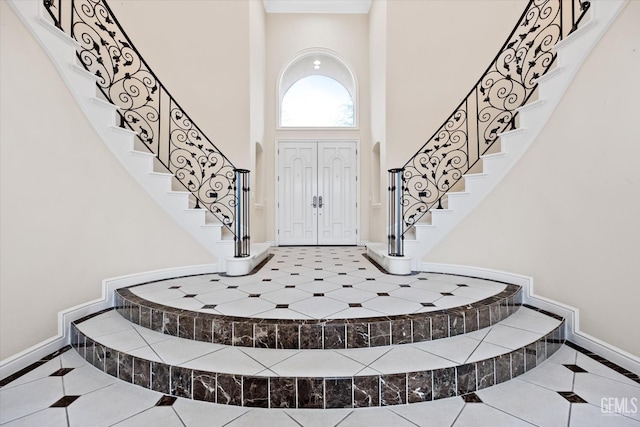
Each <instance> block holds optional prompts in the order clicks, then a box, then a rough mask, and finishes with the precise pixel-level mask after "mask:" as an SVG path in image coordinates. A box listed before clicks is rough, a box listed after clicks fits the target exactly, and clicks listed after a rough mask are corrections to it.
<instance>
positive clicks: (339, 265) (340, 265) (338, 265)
mask: <svg viewBox="0 0 640 427" xmlns="http://www.w3.org/2000/svg"><path fill="white" fill-rule="evenodd" d="M334 259H338V258H334ZM335 266H336V267H342V264H335ZM345 274H346V273H345Z"/></svg>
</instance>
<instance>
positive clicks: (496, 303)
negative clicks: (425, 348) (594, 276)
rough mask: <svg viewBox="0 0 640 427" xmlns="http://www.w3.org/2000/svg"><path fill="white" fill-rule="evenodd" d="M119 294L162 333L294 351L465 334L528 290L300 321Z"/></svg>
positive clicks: (126, 291) (132, 312) (136, 317)
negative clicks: (432, 306)
mask: <svg viewBox="0 0 640 427" xmlns="http://www.w3.org/2000/svg"><path fill="white" fill-rule="evenodd" d="M136 286H138V285H136ZM115 293H116V298H115V301H116V310H117V311H118V313H120V315H122V316H123V317H124V318H125V319H127V320H129V321H131V322H133V323H136V324H138V325H140V326H143V327H146V328H149V329H152V330H154V331H156V332H161V333H164V334H167V335H173V336H177V337H181V338H187V339H192V340H196V341H204V342H212V343H216V344H223V345H233V346H239V347H262V348H281V349H291V350H298V349H337V348H363V347H378V346H385V345H391V344H410V343H417V342H422V341H430V340H436V339H440V338H447V337H449V336H455V335H461V334H464V333H468V332H473V331H477V330H478V329H482V328H486V327H488V326H491V325H493V324H495V323H498V322H500V321H501V320H504V319H505V318H507V317H508V316H510V315H511V314H513V313H514V312H515V311H516V310H517V309H518V308H519V307H520V304H521V300H522V288H521V287H520V286H516V285H511V284H507V285H506V288H505V289H504V290H503V291H501V292H499V293H497V294H496V295H494V296H491V297H489V298H485V299H483V300H480V301H477V302H475V303H473V304H469V305H465V306H460V307H454V308H449V309H444V310H435V311H429V312H425V313H416V314H406V315H398V316H380V317H369V318H356V319H320V320H294V319H262V318H248V317H235V316H224V315H216V314H212V313H203V312H197V311H190V310H183V309H178V308H174V307H169V306H166V305H162V304H159V303H155V302H152V301H148V300H146V299H144V298H142V297H140V296H138V295H136V294H134V293H133V292H132V290H131V288H121V289H117V290H116V292H115ZM274 308H275V307H274Z"/></svg>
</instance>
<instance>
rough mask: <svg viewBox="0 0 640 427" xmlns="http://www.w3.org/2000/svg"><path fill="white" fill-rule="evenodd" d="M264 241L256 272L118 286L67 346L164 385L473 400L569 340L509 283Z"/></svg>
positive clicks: (330, 403) (349, 397)
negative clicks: (381, 266)
mask: <svg viewBox="0 0 640 427" xmlns="http://www.w3.org/2000/svg"><path fill="white" fill-rule="evenodd" d="M272 251H273V254H274V256H273V257H272V258H271V259H270V260H269V261H268V262H267V263H266V265H265V266H264V267H263V268H262V269H261V270H260V271H258V272H257V273H256V274H255V275H253V276H246V277H243V278H229V277H224V276H222V277H221V276H220V275H217V274H206V275H199V276H191V277H182V278H175V279H171V280H163V281H158V282H151V283H145V284H140V285H136V286H132V287H128V288H122V289H119V290H117V291H116V307H115V308H110V309H107V310H106V311H102V312H98V313H95V314H92V315H89V316H87V317H85V318H82V319H78V320H76V321H75V322H73V324H72V325H71V345H72V346H73V348H74V349H75V350H76V351H77V352H78V353H79V354H80V355H81V356H82V357H83V358H84V359H85V360H87V361H88V362H89V363H90V364H92V365H93V366H95V367H96V368H97V369H99V370H100V371H103V372H105V373H107V374H109V375H111V376H114V377H117V378H118V379H119V380H121V381H125V382H128V383H132V384H135V385H138V386H140V387H144V388H147V389H150V390H154V391H159V392H162V393H164V394H166V395H170V396H175V397H182V398H187V399H194V400H200V401H205V402H210V403H215V404H218V405H233V406H244V407H257V408H273V409H276V408H279V409H282V408H299V409H305V408H306V409H332V408H371V407H378V406H389V405H401V404H408V403H418V402H427V401H432V400H438V399H443V398H448V397H453V396H463V397H464V398H465V399H473V393H474V392H476V391H478V390H482V389H484V388H487V387H491V386H493V385H495V384H500V383H503V382H506V381H510V380H511V379H513V378H516V377H517V376H519V375H521V374H523V373H525V372H528V371H530V370H532V369H534V368H535V367H536V366H537V365H539V364H541V363H542V362H544V360H546V359H547V358H548V357H550V356H551V355H552V354H553V353H554V352H555V351H557V350H558V349H559V348H560V347H561V346H562V343H563V342H564V339H565V338H564V337H565V335H564V334H565V322H564V320H563V319H562V318H561V317H559V316H556V315H554V314H551V313H548V312H544V311H543V310H538V309H536V308H533V307H531V306H526V307H525V306H522V305H521V301H522V298H523V289H522V288H521V287H520V286H517V285H510V284H507V283H501V282H494V281H490V280H483V279H477V278H470V277H463V276H451V275H444V274H435V273H434V274H429V273H420V274H418V275H414V276H409V277H406V278H399V277H396V276H391V275H388V274H382V273H380V272H379V271H378V270H377V268H376V267H375V266H374V265H372V264H371V263H369V262H368V261H367V260H366V259H363V258H362V257H361V256H360V255H361V253H357V252H361V250H360V249H357V248H352V249H344V248H323V249H309V250H308V251H307V252H305V251H300V250H298V249H295V250H294V249H289V248H278V249H274V250H272ZM356 263H357V264H356ZM318 265H320V266H321V267H317V266H318ZM293 283H295V284H293ZM320 290H322V291H323V292H319V291H320ZM383 290H384V291H385V292H380V291H383ZM235 293H237V294H238V295H240V294H242V295H243V296H242V297H240V298H239V299H234V298H238V296H236V297H232V296H231V295H233V294H235ZM429 295H431V296H429ZM337 301H339V303H337ZM417 301H423V302H422V303H418V302H417ZM461 301H465V303H464V304H463V305H459V303H460V302H461ZM392 302H393V303H392ZM303 307H307V308H306V309H304V308H303ZM322 307H325V308H328V311H322ZM374 310H378V312H377V314H378V316H373V315H372V314H371V313H373V312H374ZM383 310H387V311H386V314H385V313H384V311H383ZM254 311H255V312H256V314H253V315H251V314H250V313H252V312H254ZM329 312H331V313H332V314H327V313H329Z"/></svg>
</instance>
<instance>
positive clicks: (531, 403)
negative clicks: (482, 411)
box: [463, 379, 571, 427]
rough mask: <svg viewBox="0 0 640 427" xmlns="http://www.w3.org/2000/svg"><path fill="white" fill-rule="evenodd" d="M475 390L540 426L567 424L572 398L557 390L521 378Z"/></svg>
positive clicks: (493, 403) (486, 399)
mask: <svg viewBox="0 0 640 427" xmlns="http://www.w3.org/2000/svg"><path fill="white" fill-rule="evenodd" d="M476 394H477V395H478V396H479V397H480V399H482V401H483V402H484V403H485V404H487V405H489V406H491V407H493V408H496V409H499V410H501V411H503V412H505V413H508V414H511V415H513V416H515V417H517V418H520V419H524V420H528V421H529V422H531V423H533V424H536V425H539V426H545V427H547V426H548V427H554V426H558V427H566V425H567V422H568V420H569V408H570V406H571V404H570V403H569V401H567V400H566V399H565V398H564V397H562V396H561V395H560V394H558V393H557V392H555V391H550V390H547V389H545V388H543V387H539V386H537V385H533V384H530V383H527V382H524V381H520V380H519V379H513V380H511V381H508V382H506V383H502V384H499V385H497V386H493V387H489V388H486V389H483V390H480V391H478V392H476ZM469 405H473V404H469ZM463 414H464V412H463Z"/></svg>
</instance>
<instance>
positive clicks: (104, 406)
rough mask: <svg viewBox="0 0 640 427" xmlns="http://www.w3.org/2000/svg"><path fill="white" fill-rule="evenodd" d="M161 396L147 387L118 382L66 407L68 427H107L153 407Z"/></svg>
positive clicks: (82, 397)
mask: <svg viewBox="0 0 640 427" xmlns="http://www.w3.org/2000/svg"><path fill="white" fill-rule="evenodd" d="M161 396H162V394H161V393H156V392H153V391H151V390H149V389H146V388H142V387H138V386H135V385H132V384H125V383H123V382H118V383H115V384H113V385H110V386H108V387H105V388H102V389H100V390H98V391H95V392H93V393H89V394H85V395H84V396H81V397H80V398H78V400H76V401H75V402H73V403H72V404H71V405H69V406H68V407H67V413H68V415H69V424H70V425H72V426H92V427H100V426H110V425H112V424H115V423H117V422H119V421H123V420H125V419H127V418H129V417H131V416H133V415H136V414H139V413H141V412H143V411H145V410H147V409H149V408H151V407H153V406H154V405H155V404H156V402H158V400H159V399H160V397H161Z"/></svg>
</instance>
